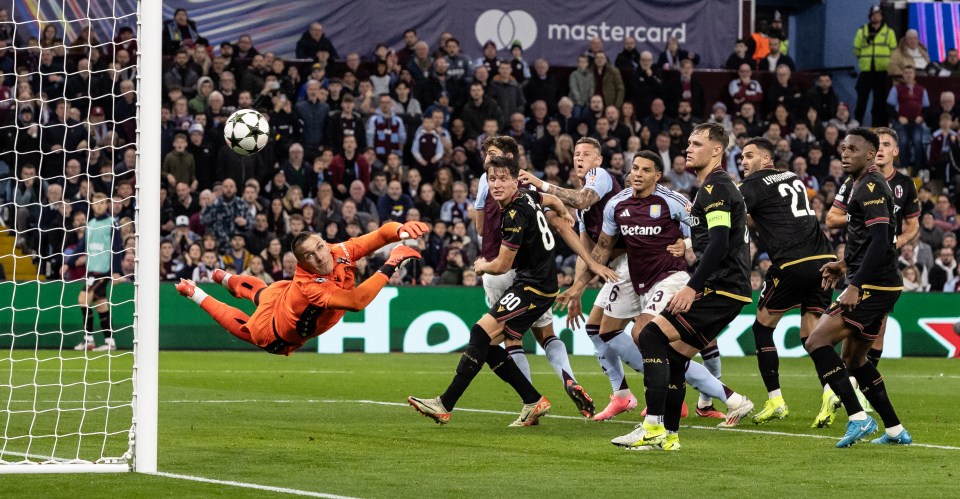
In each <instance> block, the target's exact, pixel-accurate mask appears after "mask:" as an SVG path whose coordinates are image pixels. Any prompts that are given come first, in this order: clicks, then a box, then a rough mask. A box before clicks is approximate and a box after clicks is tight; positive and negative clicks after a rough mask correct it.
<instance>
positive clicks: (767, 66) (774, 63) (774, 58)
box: [757, 31, 797, 71]
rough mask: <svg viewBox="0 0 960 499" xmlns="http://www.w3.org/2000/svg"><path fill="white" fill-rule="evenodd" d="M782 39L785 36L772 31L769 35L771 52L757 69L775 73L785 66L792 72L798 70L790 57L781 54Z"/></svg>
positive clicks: (768, 40) (761, 60)
mask: <svg viewBox="0 0 960 499" xmlns="http://www.w3.org/2000/svg"><path fill="white" fill-rule="evenodd" d="M782 39H783V34H782V33H779V32H777V31H771V32H770V34H769V35H767V43H768V44H769V47H770V52H768V53H767V55H766V57H764V58H762V59H760V63H759V64H758V65H757V69H759V70H760V71H774V70H775V69H777V68H778V67H779V66H780V65H784V66H787V67H788V68H790V71H796V70H797V65H796V64H795V63H794V62H793V59H792V58H791V57H790V56H789V55H787V54H784V53H781V52H780V49H781V47H782V45H781V44H780V40H782Z"/></svg>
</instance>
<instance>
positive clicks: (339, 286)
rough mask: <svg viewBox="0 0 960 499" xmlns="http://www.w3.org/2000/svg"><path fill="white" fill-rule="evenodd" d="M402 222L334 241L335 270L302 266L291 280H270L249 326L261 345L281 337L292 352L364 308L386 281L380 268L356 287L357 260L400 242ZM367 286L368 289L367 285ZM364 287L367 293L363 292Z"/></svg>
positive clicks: (332, 251) (331, 252)
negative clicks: (319, 271)
mask: <svg viewBox="0 0 960 499" xmlns="http://www.w3.org/2000/svg"><path fill="white" fill-rule="evenodd" d="M399 226H400V224H398V223H393V224H386V225H384V226H383V227H381V228H380V230H378V231H377V232H373V233H370V234H367V235H365V236H361V237H356V238H353V239H350V240H348V241H346V242H343V243H335V244H329V243H328V245H329V247H330V254H331V256H332V258H333V260H334V267H333V272H331V273H330V274H328V275H318V274H311V273H309V272H307V271H306V270H304V269H303V268H302V267H300V266H299V265H297V271H296V273H295V274H294V276H293V280H292V281H279V282H275V283H273V284H271V285H270V286H269V287H267V288H266V289H264V290H263V292H262V293H260V303H259V305H258V306H257V311H256V312H254V314H253V316H251V317H250V321H249V322H248V323H247V326H246V328H247V330H248V331H249V332H250V335H251V336H252V338H253V340H254V342H255V343H256V344H257V346H260V347H266V346H267V345H270V344H271V343H272V342H274V341H275V340H276V339H277V338H279V339H281V340H283V341H285V342H287V343H289V344H290V345H291V347H290V348H289V349H288V351H287V352H286V353H287V354H289V353H290V352H292V351H293V350H296V349H297V348H299V347H300V346H302V345H303V344H304V343H305V342H306V341H307V340H309V339H310V338H313V337H315V336H319V335H321V334H323V333H324V332H326V331H327V330H329V329H330V328H331V327H333V326H334V325H335V324H336V323H337V322H339V321H340V319H341V318H342V317H343V314H344V313H345V312H346V310H348V309H359V308H362V306H365V304H366V303H369V300H370V299H372V298H373V296H375V295H376V293H377V292H379V291H380V289H381V288H382V287H383V286H384V285H385V284H386V283H387V280H388V279H387V277H386V276H385V275H383V274H381V273H377V274H375V275H374V276H373V277H371V278H370V280H369V281H368V282H369V286H368V285H367V282H365V283H364V285H362V286H361V287H360V288H357V289H354V271H355V270H356V268H357V267H356V261H357V260H359V259H361V258H363V257H364V256H365V255H367V254H368V253H370V252H372V251H375V250H377V249H379V248H380V247H382V246H384V245H385V244H388V243H391V242H395V241H399V239H400V238H399V237H398V236H397V228H398V227H399ZM364 288H368V289H364ZM361 291H363V292H361Z"/></svg>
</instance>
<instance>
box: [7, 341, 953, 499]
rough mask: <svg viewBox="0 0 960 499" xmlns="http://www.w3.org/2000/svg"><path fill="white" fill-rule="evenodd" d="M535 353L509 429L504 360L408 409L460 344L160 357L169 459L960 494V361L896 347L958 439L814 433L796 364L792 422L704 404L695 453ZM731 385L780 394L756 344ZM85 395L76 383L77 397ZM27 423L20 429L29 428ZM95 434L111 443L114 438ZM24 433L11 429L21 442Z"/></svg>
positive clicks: (374, 473)
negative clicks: (454, 395) (657, 443)
mask: <svg viewBox="0 0 960 499" xmlns="http://www.w3.org/2000/svg"><path fill="white" fill-rule="evenodd" d="M31 353H32V352H31ZM41 353H42V352H41ZM71 354H72V352H71ZM51 355H52V353H51ZM530 359H531V365H532V368H533V371H534V375H533V376H534V384H535V385H536V386H537V387H538V388H539V389H540V390H541V392H543V394H544V395H546V396H547V397H548V398H549V399H550V400H551V401H552V402H553V409H552V411H551V416H549V417H547V418H545V419H544V420H543V421H542V423H541V424H540V425H539V426H537V427H531V428H508V427H507V424H509V423H510V422H511V421H512V420H513V419H514V418H515V417H516V413H517V411H519V409H520V402H519V400H518V398H517V396H516V394H514V393H513V392H512V391H511V390H510V388H509V387H507V386H506V385H505V384H503V383H502V382H501V381H500V380H499V379H498V378H496V377H495V376H493V375H492V374H491V373H490V372H489V371H488V370H484V371H483V372H482V373H481V374H480V376H478V378H477V380H476V381H475V383H474V385H473V386H472V387H471V388H470V390H469V391H468V392H467V394H466V396H465V397H464V398H463V399H462V400H461V402H460V409H470V410H458V411H456V412H455V413H454V416H453V419H452V420H451V422H450V423H449V424H448V425H445V426H438V425H436V424H434V423H433V422H432V421H430V420H428V419H426V418H424V417H423V416H421V415H419V414H417V413H416V412H415V411H414V410H413V409H412V408H411V407H409V406H407V405H406V404H405V400H406V397H407V396H408V395H418V396H433V395H436V394H438V393H440V392H441V391H442V390H443V389H444V388H445V387H446V385H447V383H448V382H449V381H450V378H451V376H452V374H453V371H454V368H455V366H456V364H457V360H458V356H457V355H452V354H451V355H411V354H406V355H404V354H391V355H370V354H343V355H317V354H311V353H298V354H296V355H294V356H292V357H290V358H280V357H275V356H271V355H267V354H263V353H237V352H162V353H161V356H160V428H159V431H160V451H159V452H160V453H159V465H160V470H161V471H162V472H166V473H172V474H178V475H190V476H193V477H203V478H209V479H215V480H224V481H233V482H243V483H245V484H254V485H257V486H267V487H281V488H285V489H294V491H300V493H301V494H303V495H311V494H312V495H316V494H330V495H341V496H350V497H384V498H392V497H414V496H420V497H521V496H528V497H530V496H549V497H552V498H556V497H605V496H606V497H617V496H624V495H627V494H629V495H633V496H637V495H639V496H641V497H643V496H654V495H656V496H667V497H672V496H681V497H683V496H687V497H689V496H693V495H704V494H706V495H708V496H720V497H732V496H736V497H751V496H752V497H756V496H761V495H762V496H767V497H777V496H806V497H816V496H828V495H835V496H837V497H848V496H853V497H859V496H866V495H871V496H874V497H891V496H895V495H904V496H908V497H924V496H929V497H934V496H936V497H940V496H943V495H951V494H953V493H951V492H949V491H950V490H954V491H956V486H957V483H958V480H960V479H958V478H957V475H958V474H960V472H958V471H957V467H956V463H957V462H958V460H960V420H958V418H956V417H955V415H954V411H955V410H957V409H958V407H960V406H958V405H957V398H956V394H957V393H958V392H960V364H958V363H957V361H955V360H947V359H902V360H884V361H883V362H882V363H881V365H880V370H881V372H882V373H883V374H884V375H885V378H886V380H887V386H888V390H889V392H890V394H891V397H892V398H893V401H894V404H895V405H896V407H897V409H898V411H899V414H900V417H901V419H902V420H903V422H904V425H905V426H906V427H907V428H908V429H909V430H910V432H911V433H912V435H913V437H914V440H915V442H916V443H918V444H925V445H935V446H941V447H942V448H935V447H923V446H919V445H915V446H912V447H909V448H905V447H880V446H875V445H871V444H869V443H868V442H862V443H860V444H858V445H856V446H854V447H853V448H850V449H835V448H834V443H835V442H836V440H837V439H838V438H839V437H840V435H841V434H842V432H843V426H844V424H845V422H846V417H845V415H844V413H843V411H841V413H840V415H839V417H838V421H837V422H836V423H835V424H834V427H833V428H830V429H825V430H816V429H811V428H809V425H810V422H811V421H812V419H813V417H814V415H815V413H816V411H817V410H818V409H819V405H820V387H819V384H818V383H817V381H816V378H815V374H814V370H813V366H812V364H811V363H810V361H809V359H785V360H783V361H782V363H781V374H782V384H783V390H784V396H785V397H786V400H787V403H788V404H789V406H790V410H791V413H790V416H789V417H788V418H787V419H786V420H784V421H779V422H773V423H770V424H767V425H764V426H760V427H757V426H755V425H753V423H752V422H750V421H749V420H745V421H744V422H743V423H741V426H740V427H739V428H738V429H737V430H735V431H730V430H717V429H716V428H714V426H715V424H716V423H717V421H716V420H704V419H701V418H697V417H695V416H694V417H690V418H687V419H685V420H684V421H683V425H684V427H683V428H681V433H680V435H681V443H682V445H683V449H682V450H681V451H680V452H678V453H664V452H631V451H626V450H622V449H619V448H616V447H614V446H613V445H611V444H610V443H609V441H610V439H611V438H613V437H615V436H618V435H621V434H624V433H627V432H628V431H630V430H631V429H632V428H633V425H634V424H635V423H636V422H638V421H639V420H640V415H639V411H634V412H631V413H628V414H625V415H621V417H619V418H618V419H617V420H615V421H613V422H606V423H594V422H588V421H585V420H584V419H583V418H580V417H578V414H577V413H576V411H575V409H574V406H573V404H572V403H571V402H570V400H569V399H567V397H566V395H565V394H564V393H563V391H562V386H561V383H560V381H559V380H558V378H557V377H556V376H555V375H554V374H553V371H552V370H551V369H550V367H549V365H548V364H547V361H546V359H545V358H544V357H534V356H531V357H530ZM130 361H131V358H130V357H129V356H125V357H120V358H115V359H114V360H113V361H112V365H110V366H107V365H105V364H96V363H86V368H87V369H88V371H89V372H88V376H89V375H90V373H95V372H107V371H110V370H112V371H113V372H114V373H121V372H123V371H124V370H127V372H129V364H130ZM572 362H573V367H574V370H575V371H576V373H577V376H578V378H579V380H580V382H581V384H583V385H584V386H585V387H586V388H587V390H588V391H589V392H590V393H591V395H592V396H593V397H594V399H595V401H596V403H597V406H598V410H599V409H600V408H602V407H603V406H604V405H605V403H606V398H607V396H608V395H609V392H610V387H609V385H608V383H607V380H606V378H605V377H604V376H603V375H602V374H601V373H600V371H599V367H598V366H597V362H596V360H595V359H593V358H590V357H574V358H572ZM66 366H67V368H68V369H73V368H77V367H79V366H77V365H73V364H71V363H69V362H68V363H67V364H66ZM8 367H9V366H3V368H4V369H3V371H7V370H8V369H7V368H8ZM40 367H41V369H40V370H39V371H37V372H38V379H39V380H40V381H41V382H42V381H43V380H44V379H46V380H47V381H51V380H53V379H56V376H57V374H55V371H56V370H57V369H59V367H58V365H51V364H49V363H41V364H40ZM108 367H109V368H108ZM23 368H27V369H26V371H29V373H24V376H26V377H27V378H32V376H33V372H34V369H33V367H32V366H31V365H30V363H29V362H27V363H21V364H18V365H17V369H21V370H22V369H23ZM69 372H74V371H69ZM4 376H6V372H4ZM18 376H19V374H18ZM18 379H19V378H18ZM628 380H629V382H630V383H631V386H632V388H633V390H634V393H636V394H637V395H638V396H641V395H642V391H643V384H642V378H641V377H640V375H638V374H632V375H629V376H628ZM723 380H724V381H725V382H727V383H728V384H729V385H730V386H732V387H733V388H734V389H736V390H738V391H740V392H743V393H745V394H747V395H748V396H749V397H750V398H751V399H752V400H754V402H755V403H757V406H758V407H759V406H760V405H761V404H762V403H763V400H764V399H765V398H766V394H765V391H764V388H763V384H762V382H761V380H760V378H759V376H758V375H757V372H756V361H755V359H754V358H752V357H747V358H725V359H724V360H723ZM25 389H26V388H18V389H17V390H15V393H13V394H10V393H9V392H5V393H0V402H2V403H6V402H5V401H7V400H8V399H10V400H12V402H11V405H10V407H11V408H14V409H21V410H22V409H27V408H31V407H33V404H38V405H37V407H40V408H43V407H45V406H43V401H44V399H47V398H49V396H51V393H52V392H46V391H41V392H40V393H39V395H38V397H37V399H36V400H28V401H24V402H21V401H20V400H23V399H21V397H22V396H23V395H24V392H22V391H21V390H25ZM114 390H115V391H114V393H113V397H116V398H117V399H119V400H129V398H128V397H129V393H124V392H123V390H127V392H129V388H128V387H126V386H125V384H122V385H117V386H115V387H114ZM30 391H31V393H32V389H30ZM90 393H91V394H93V391H92V389H91V392H90ZM101 395H102V393H99V394H98V395H97V396H101ZM78 396H79V395H77V394H70V393H68V394H66V395H64V397H63V398H62V399H61V400H63V401H69V400H71V399H73V398H76V397H78ZM113 397H112V398H113ZM695 397H696V392H694V391H693V390H688V392H687V402H688V404H693V403H695ZM30 398H32V397H30ZM54 398H56V397H54ZM18 404H19V405H18ZM65 404H66V403H65ZM641 405H642V403H641ZM67 406H68V405H64V407H67ZM46 407H49V405H48V406H46ZM475 410H476V411H475ZM115 411H119V412H116V413H115V414H114V415H113V416H111V420H112V421H114V422H116V421H118V420H121V419H122V418H121V416H120V415H122V414H123V408H120V409H115ZM61 417H63V418H66V417H67V416H65V415H61ZM0 419H3V418H0ZM17 421H20V420H15V421H14V423H13V424H12V426H14V427H13V428H8V430H7V431H8V432H9V433H8V434H13V433H15V431H14V430H16V429H17V428H15V426H16V425H17V424H23V422H22V421H20V423H17ZM0 423H3V421H0ZM45 424H48V423H45V422H44V421H43V420H42V419H41V420H40V421H38V422H37V423H35V428H37V429H38V430H42V429H43V426H44V425H45ZM87 424H95V425H99V426H103V427H106V428H108V430H109V429H110V428H111V425H110V424H107V423H105V422H104V421H101V420H95V418H92V419H91V422H85V428H86V427H87V426H86V425H87ZM878 435H879V434H877V436H878ZM88 440H90V442H93V445H102V443H103V439H102V438H101V439H100V440H96V439H88ZM111 442H112V441H111ZM21 443H22V442H21ZM112 444H113V443H112ZM121 444H122V442H121V443H119V444H116V445H121ZM17 445H18V443H16V442H9V443H8V445H7V450H8V451H10V450H16V446H17ZM43 445H44V444H43V443H42V442H40V441H38V442H37V443H36V444H35V446H34V447H33V452H41V451H42V452H50V451H51V450H50V449H46V450H45V449H44V447H43ZM69 445H73V448H76V446H77V442H76V441H71V440H69V437H64V438H63V442H62V443H61V450H63V449H64V448H66V447H68V446H69ZM84 445H87V444H84ZM58 452H59V451H58ZM288 493H289V492H288ZM288 493H279V492H271V491H268V490H262V489H251V488H242V487H237V486H231V485H225V484H216V483H198V482H194V481H187V480H184V479H178V478H171V477H167V476H147V475H142V474H133V473H130V474H110V475H90V474H86V475H83V474H76V475H75V474H69V475H0V497H44V498H52V497H69V498H71V499H78V498H83V497H108V496H116V497H210V496H221V497H231V498H233V497H273V496H280V495H287V494H288ZM954 493H955V492H954ZM321 497H322V495H321Z"/></svg>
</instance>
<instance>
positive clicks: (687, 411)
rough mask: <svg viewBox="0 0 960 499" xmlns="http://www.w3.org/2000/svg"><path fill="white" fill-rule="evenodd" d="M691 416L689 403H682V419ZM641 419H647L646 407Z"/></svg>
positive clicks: (641, 412)
mask: <svg viewBox="0 0 960 499" xmlns="http://www.w3.org/2000/svg"><path fill="white" fill-rule="evenodd" d="M710 407H713V406H710ZM721 414H723V413H721ZM689 415H690V409H687V401H686V400H684V401H683V402H681V403H680V418H681V419H682V418H685V417H687V416H689ZM640 417H644V418H645V417H647V408H646V407H644V408H643V410H642V411H640ZM724 417H726V416H724Z"/></svg>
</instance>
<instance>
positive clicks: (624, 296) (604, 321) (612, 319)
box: [598, 280, 646, 372]
mask: <svg viewBox="0 0 960 499" xmlns="http://www.w3.org/2000/svg"><path fill="white" fill-rule="evenodd" d="M604 290H606V296H605V302H606V303H605V305H604V307H603V317H602V318H601V319H600V340H601V341H603V342H604V344H605V345H606V348H607V351H608V352H610V351H613V352H615V353H616V355H617V356H618V357H620V359H621V360H622V361H623V362H625V363H626V364H627V365H628V366H630V367H631V368H632V369H633V370H634V371H637V372H643V356H642V355H640V349H639V348H637V344H636V342H634V341H633V338H632V337H631V336H630V335H627V334H624V332H623V328H624V327H625V326H626V325H627V323H629V322H630V321H631V320H633V319H634V318H635V317H637V316H639V315H640V313H641V312H643V310H644V304H645V303H646V297H645V296H641V295H638V294H637V292H636V291H635V290H634V289H633V283H631V282H630V281H629V280H627V281H621V282H618V283H617V284H615V285H613V286H610V285H606V286H604V288H603V290H601V293H604ZM598 298H599V297H598Z"/></svg>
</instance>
